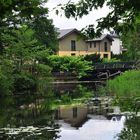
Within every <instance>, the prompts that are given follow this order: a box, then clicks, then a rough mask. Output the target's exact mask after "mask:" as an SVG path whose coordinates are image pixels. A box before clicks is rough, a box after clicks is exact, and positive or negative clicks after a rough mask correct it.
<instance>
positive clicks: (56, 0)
mask: <svg viewBox="0 0 140 140" xmlns="http://www.w3.org/2000/svg"><path fill="white" fill-rule="evenodd" d="M68 1H69V0H48V2H47V3H46V5H45V6H47V7H48V8H49V11H50V12H49V18H51V19H53V24H54V25H55V26H56V27H57V28H60V29H70V28H76V29H79V30H80V29H82V28H84V27H85V26H87V25H89V24H95V25H96V20H97V19H99V18H101V17H104V16H106V15H107V13H108V12H109V8H108V7H106V6H104V7H103V8H102V9H99V10H93V11H92V12H90V13H89V14H88V15H86V16H83V17H82V18H81V19H78V20H77V21H76V20H75V19H74V18H70V19H67V18H66V17H65V16H64V15H63V16H60V15H56V14H55V10H53V8H54V7H56V6H57V5H58V4H65V3H67V2H68ZM71 1H73V2H78V0H71Z"/></svg>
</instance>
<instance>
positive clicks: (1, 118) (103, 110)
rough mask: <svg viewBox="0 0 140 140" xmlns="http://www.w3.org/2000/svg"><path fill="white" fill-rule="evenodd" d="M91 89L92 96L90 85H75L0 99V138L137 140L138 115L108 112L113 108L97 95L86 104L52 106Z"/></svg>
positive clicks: (86, 92)
mask: <svg viewBox="0 0 140 140" xmlns="http://www.w3.org/2000/svg"><path fill="white" fill-rule="evenodd" d="M90 92H92V94H93V95H94V92H93V90H92V89H91V87H86V86H82V85H80V86H79V85H78V86H76V85H74V86H72V87H70V88H68V87H64V88H62V87H57V88H55V90H49V91H48V92H47V94H46V95H43V96H42V95H31V94H30V93H26V96H25V94H24V95H20V96H15V97H9V96H7V97H3V98H0V105H1V106H0V139H1V140H118V139H119V140H139V136H140V132H139V130H140V118H130V119H128V120H126V118H125V117H124V116H110V115H108V113H110V112H114V111H115V110H116V108H112V107H111V106H108V104H107V103H106V100H105V99H104V98H102V100H100V101H99V100H98V101H97V100H96V98H95V97H96V96H97V95H94V96H93V97H94V98H92V102H91V100H90V101H89V103H90V104H87V105H77V106H72V105H71V106H69V105H68V106H65V107H64V106H61V107H59V108H57V109H54V110H52V109H51V108H52V106H53V105H54V104H55V105H56V104H57V103H58V102H59V101H60V100H63V102H65V103H66V102H69V101H70V100H72V99H76V98H78V97H79V96H82V95H83V94H87V95H89V93H90ZM68 97H69V98H68ZM56 98H57V102H56V100H55V99H56ZM118 134H119V137H118Z"/></svg>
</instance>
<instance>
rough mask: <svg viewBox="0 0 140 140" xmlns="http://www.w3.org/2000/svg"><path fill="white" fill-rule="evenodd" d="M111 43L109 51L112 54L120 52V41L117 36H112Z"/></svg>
mask: <svg viewBox="0 0 140 140" xmlns="http://www.w3.org/2000/svg"><path fill="white" fill-rule="evenodd" d="M113 40H114V41H113V42H112V45H111V52H112V53H113V54H121V53H122V42H121V40H120V39H119V38H117V37H114V38H113Z"/></svg>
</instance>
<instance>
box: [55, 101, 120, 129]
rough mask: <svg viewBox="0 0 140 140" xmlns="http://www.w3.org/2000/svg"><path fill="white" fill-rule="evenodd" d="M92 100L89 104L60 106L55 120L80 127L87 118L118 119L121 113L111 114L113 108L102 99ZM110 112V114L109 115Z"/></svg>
mask: <svg viewBox="0 0 140 140" xmlns="http://www.w3.org/2000/svg"><path fill="white" fill-rule="evenodd" d="M95 101H96V102H95V103H94V102H92V104H90V105H83V106H74V107H71V106H70V107H60V108H59V109H58V110H57V111H56V115H55V118H56V119H57V120H59V121H60V120H63V121H64V122H61V124H62V125H63V124H64V123H68V124H70V125H71V126H72V127H76V128H79V127H81V126H82V125H83V124H84V123H85V122H86V121H87V120H88V119H92V120H111V121H120V120H121V118H122V115H115V114H112V113H113V112H114V110H115V108H112V107H111V106H108V104H107V103H106V102H105V101H106V100H105V101H104V100H103V101H100V102H97V100H95ZM109 114H112V115H109Z"/></svg>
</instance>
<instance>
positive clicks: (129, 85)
mask: <svg viewBox="0 0 140 140" xmlns="http://www.w3.org/2000/svg"><path fill="white" fill-rule="evenodd" d="M108 90H109V93H111V94H113V95H116V96H118V97H119V96H120V97H122V96H123V97H136V96H140V71H138V70H133V71H126V72H125V73H123V74H122V75H121V76H119V77H117V78H115V79H113V80H110V81H109V82H108Z"/></svg>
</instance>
